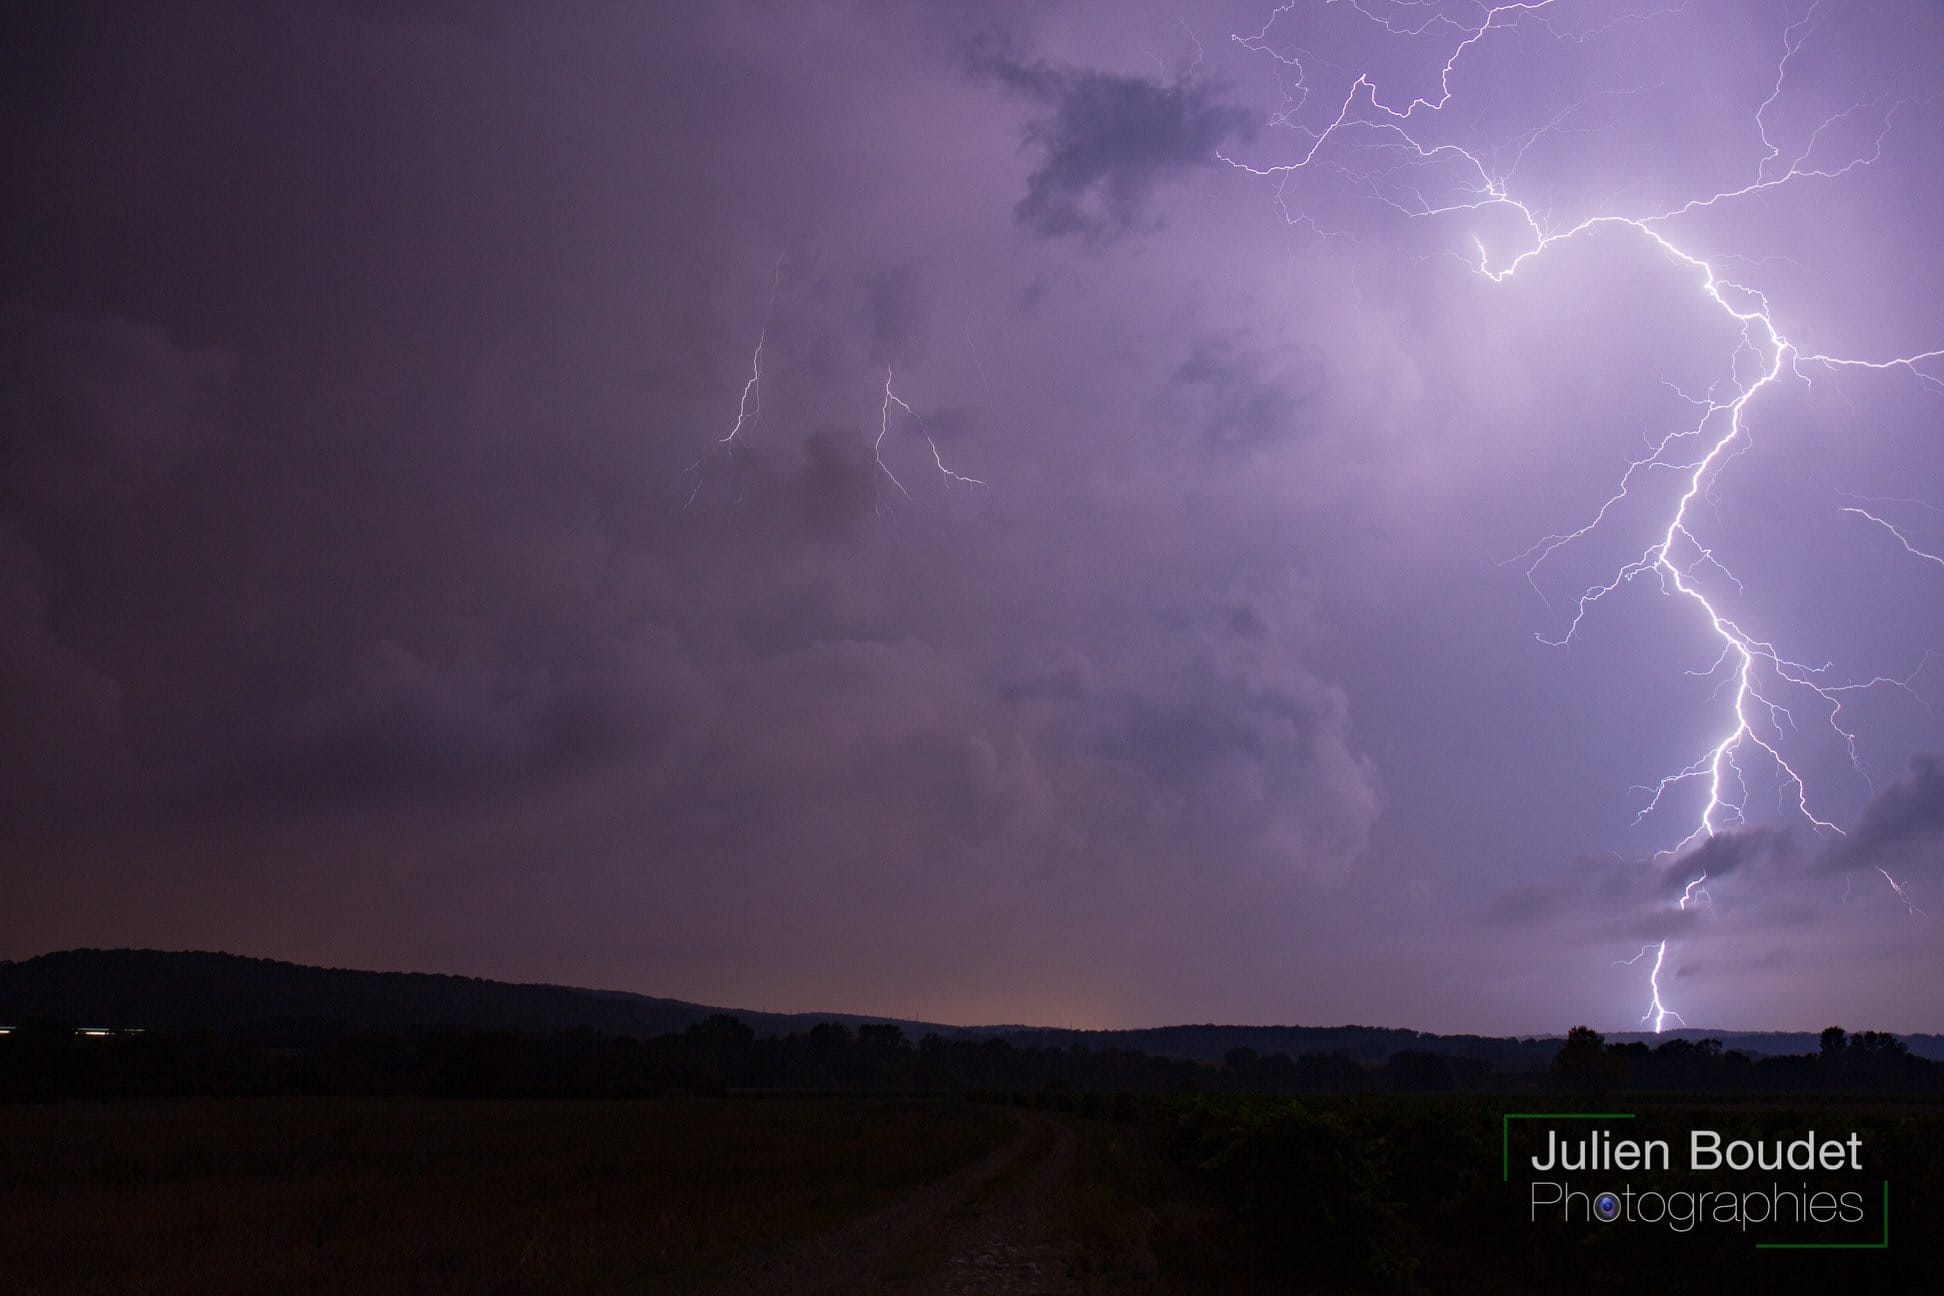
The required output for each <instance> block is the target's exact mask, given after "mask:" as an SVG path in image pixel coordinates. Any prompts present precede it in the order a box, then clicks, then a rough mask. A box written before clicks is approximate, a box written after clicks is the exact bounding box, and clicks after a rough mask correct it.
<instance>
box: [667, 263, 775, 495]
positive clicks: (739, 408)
mask: <svg viewBox="0 0 1944 1296" xmlns="http://www.w3.org/2000/svg"><path fill="white" fill-rule="evenodd" d="M782 282H783V257H782V254H781V253H779V254H778V255H777V258H776V265H775V266H774V267H773V268H772V269H771V271H770V286H769V300H768V301H767V302H765V303H764V305H763V323H762V327H761V328H759V329H757V331H756V347H755V349H754V350H753V351H751V352H750V353H749V378H748V380H747V381H746V382H744V383H743V386H742V395H741V397H739V398H738V399H737V401H736V421H735V423H734V424H733V425H732V426H731V427H730V429H729V430H728V431H727V432H725V433H723V434H722V435H721V436H719V437H717V438H716V446H717V447H719V448H720V449H721V451H722V453H724V454H733V453H734V452H735V449H736V438H737V437H740V436H741V435H742V434H743V432H744V431H745V430H746V429H748V428H752V427H754V426H755V425H756V420H757V418H758V417H759V416H760V415H761V414H762V412H763V385H762V384H763V347H764V345H765V344H766V343H767V342H768V341H769V326H770V316H771V315H773V314H774V313H775V311H776V290H777V288H778V287H779V286H780V285H781V284H782ZM707 461H708V455H706V454H705V455H703V456H702V458H700V459H697V460H696V461H695V462H694V463H692V464H690V465H689V466H688V468H687V469H686V470H685V471H684V475H685V476H686V475H689V474H693V475H694V477H695V484H694V485H693V486H692V487H690V488H689V493H688V499H686V500H685V501H683V503H682V509H683V511H685V512H686V511H687V510H688V508H689V506H690V505H692V504H694V503H695V497H696V496H698V495H700V494H701V493H702V481H703V474H702V467H703V465H704V464H705V463H707Z"/></svg>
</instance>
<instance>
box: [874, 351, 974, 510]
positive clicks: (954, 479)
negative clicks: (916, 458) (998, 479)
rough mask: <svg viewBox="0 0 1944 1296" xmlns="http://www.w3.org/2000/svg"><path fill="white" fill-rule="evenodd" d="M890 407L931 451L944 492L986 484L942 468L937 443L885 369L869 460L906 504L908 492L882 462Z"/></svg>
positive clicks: (888, 426) (879, 505) (942, 460)
mask: <svg viewBox="0 0 1944 1296" xmlns="http://www.w3.org/2000/svg"><path fill="white" fill-rule="evenodd" d="M893 405H895V406H897V407H898V408H899V409H901V410H903V411H904V412H905V415H906V417H908V418H910V419H911V421H912V422H914V423H916V424H917V425H918V429H919V434H920V435H921V436H923V437H924V438H925V444H926V446H928V447H929V448H930V449H931V457H932V464H933V466H935V467H936V468H937V469H938V475H939V477H940V478H942V479H943V480H944V482H945V485H946V487H947V488H950V487H952V486H954V485H959V486H984V485H985V484H986V483H985V482H984V481H983V480H981V479H980V478H977V477H967V476H966V475H964V474H963V473H957V472H953V471H952V470H951V469H950V468H948V467H946V466H945V458H944V456H943V455H942V454H940V453H939V449H938V442H937V440H935V439H934V438H933V437H932V434H931V433H929V432H926V431H925V430H924V426H925V420H924V419H922V418H920V417H919V416H918V411H917V410H914V409H913V408H911V406H909V405H907V404H905V402H904V398H903V397H901V396H899V395H898V393H897V392H895V391H893V390H891V366H890V365H886V366H884V403H883V404H882V405H881V406H880V407H879V409H878V434H877V439H876V440H875V441H873V442H871V460H872V462H873V463H874V464H875V465H876V466H877V471H878V472H879V473H882V474H883V476H884V479H885V480H886V481H888V482H890V483H891V484H892V485H893V486H895V487H897V488H898V494H900V495H902V496H904V497H905V498H906V499H907V500H908V499H910V498H911V492H910V491H908V490H906V489H905V487H904V483H903V482H901V481H899V480H898V478H897V474H895V473H893V472H892V471H891V466H890V465H889V464H887V463H886V462H885V461H884V439H885V438H886V437H888V436H890V435H891V407H892V406H893ZM878 511H879V512H880V513H882V512H883V511H884V500H883V498H882V496H880V497H879V499H878Z"/></svg>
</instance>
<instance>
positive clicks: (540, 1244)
mask: <svg viewBox="0 0 1944 1296" xmlns="http://www.w3.org/2000/svg"><path fill="white" fill-rule="evenodd" d="M1013 1128H1014V1127H1013V1122H1012V1121H1011V1120H1009V1119H1008V1118H1007V1117H1006V1116H1005V1115H1004V1114H1003V1113H1000V1112H997V1111H993V1110H989V1109H973V1108H970V1107H968V1106H964V1105H960V1104H949V1105H946V1104H935V1105H929V1106H928V1105H922V1104H914V1103H896V1102H869V1101H861V1100H851V1101H842V1100H837V1101H832V1100H825V1099H764V1100H758V1101H748V1102H726V1101H709V1100H703V1099H679V1098H677V1099H668V1100H664V1101H655V1102H637V1103H579V1102H559V1103H518V1102H492V1103H483V1102H482V1103H465V1102H428V1101H414V1100H336V1099H301V1100H284V1099H272V1100H230V1101H224V1100H183V1101H171V1102H145V1103H125V1104H115V1103H110V1104H100V1105H95V1104H89V1105H76V1104H58V1105H49V1106H14V1107H8V1108H0V1262H3V1263H4V1275H0V1287H4V1289H5V1290H8V1291H12V1292H22V1293H25V1292H90V1293H94V1292H145V1291H152V1292H191V1291H205V1292H239V1293H240V1292H269V1291H284V1292H327V1291H328V1292H396V1291H421V1292H484V1291H507V1292H520V1291H535V1292H540V1291H572V1292H580V1291H594V1292H599V1291H626V1290H671V1291H672V1290H684V1289H685V1288H686V1283H685V1282H684V1281H681V1280H683V1279H685V1278H686V1277H687V1276H689V1275H692V1274H694V1273H697V1272H700V1271H702V1270H705V1269H706V1268H707V1267H708V1266H709V1265H710V1264H711V1263H714V1262H720V1261H723V1260H725V1259H727V1258H729V1257H732V1256H734V1255H737V1254H739V1253H744V1252H747V1251H750V1250H752V1249H760V1248H763V1247H769V1246H776V1245H781V1244H787V1243H788V1242H790V1241H792V1240H795V1239H798V1238H801V1237H803V1236H806V1235H808V1234H811V1233H814V1232H816V1231H818V1230H820V1229H825V1228H828V1227H831V1226H833V1225H835V1224H836V1223H838V1222H840V1221H842V1220H844V1219H846V1218H848V1217H850V1216H852V1215H855V1214H857V1213H858V1212H860V1211H862V1210H864V1209H866V1208H867V1207H869V1206H871V1205H872V1204H873V1203H875V1202H878V1201H881V1200H883V1199H885V1198H887V1197H890V1196H895V1195H897V1194H899V1193H901V1192H903V1191H905V1190H907V1189H909V1188H912V1187H913V1186H915V1185H917V1184H920V1183H923V1182H926V1181H928V1180H933V1179H936V1178H938V1177H940V1176H942V1175H944V1174H945V1173H946V1172H947V1171H949V1170H951V1169H952V1168H953V1167H955V1166H958V1165H961V1164H964V1163H966V1162H968V1161H972V1160H975V1159H977V1158H978V1157H979V1156H980V1155H981V1154H983V1153H985V1152H988V1151H990V1150H991V1149H993V1148H995V1147H997V1146H999V1145H1000V1144H1001V1143H1002V1142H1003V1141H1004V1140H1005V1139H1006V1138H1008V1137H1009V1136H1010V1135H1011V1134H1012V1132H1013Z"/></svg>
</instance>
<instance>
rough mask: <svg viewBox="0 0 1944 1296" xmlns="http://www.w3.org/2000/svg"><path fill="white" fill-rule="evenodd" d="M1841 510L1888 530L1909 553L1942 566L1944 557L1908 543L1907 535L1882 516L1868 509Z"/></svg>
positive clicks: (1943, 565)
mask: <svg viewBox="0 0 1944 1296" xmlns="http://www.w3.org/2000/svg"><path fill="white" fill-rule="evenodd" d="M1843 512H1845V513H1854V514H1856V516H1858V517H1860V518H1868V519H1869V520H1870V521H1872V522H1874V523H1876V524H1877V525H1878V526H1880V527H1882V528H1883V529H1884V530H1885V531H1888V532H1889V533H1890V534H1891V535H1893V536H1895V537H1897V543H1899V544H1901V545H1902V546H1903V547H1904V548H1905V549H1906V550H1908V551H1909V552H1910V553H1912V554H1914V555H1916V556H1917V557H1919V558H1922V559H1923V560H1924V561H1925V562H1934V563H1936V564H1937V565H1938V566H1939V567H1944V558H1940V557H1938V556H1937V555H1936V554H1934V553H1929V552H1927V551H1925V550H1922V549H1919V548H1918V547H1917V546H1916V545H1914V544H1912V543H1910V537H1909V536H1907V535H1905V534H1904V533H1903V532H1902V531H1899V530H1898V529H1897V528H1896V527H1895V526H1894V525H1892V524H1891V523H1889V522H1885V521H1884V520H1883V519H1882V518H1880V517H1878V516H1877V515H1876V514H1874V513H1872V512H1870V511H1869V510H1868V509H1860V508H1845V509H1844V510H1843Z"/></svg>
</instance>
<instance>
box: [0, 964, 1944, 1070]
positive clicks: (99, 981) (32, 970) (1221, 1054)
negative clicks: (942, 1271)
mask: <svg viewBox="0 0 1944 1296" xmlns="http://www.w3.org/2000/svg"><path fill="white" fill-rule="evenodd" d="M716 1013H729V1014H730V1015H732V1016H735V1017H738V1018H740V1019H741V1020H742V1021H743V1022H744V1023H745V1024H746V1025H748V1026H749V1027H750V1028H751V1029H752V1030H754V1031H755V1032H756V1033H757V1034H758V1035H761V1036H774V1035H788V1034H792V1033H795V1032H800V1031H807V1030H809V1029H810V1027H812V1026H814V1025H815V1024H817V1023H818V1022H839V1023H842V1024H844V1025H847V1026H851V1027H856V1026H859V1025H864V1024H869V1023H883V1024H889V1025H895V1026H897V1027H899V1028H900V1029H902V1030H903V1031H904V1032H905V1034H906V1035H907V1036H909V1037H912V1038H917V1037H918V1036H921V1035H924V1034H926V1033H927V1032H936V1033H937V1034H940V1035H944V1036H948V1037H953V1038H960V1039H964V1038H997V1039H1004V1040H1006V1041H1008V1042H1010V1043H1013V1044H1016V1045H1020V1046H1022V1047H1037V1048H1049V1047H1051V1048H1070V1047H1076V1046H1077V1047H1082V1048H1087V1049H1092V1050H1102V1049H1123V1050H1128V1051H1132V1052H1140V1053H1146V1054H1149V1055H1152V1056H1155V1057H1170V1058H1183V1059H1188V1060H1191V1061H1198V1062H1209V1063H1219V1062H1221V1061H1222V1060H1223V1059H1224V1058H1225V1057H1226V1056H1227V1055H1228V1053H1229V1052H1230V1050H1232V1049H1237V1048H1246V1049H1252V1050H1254V1051H1255V1052H1256V1053H1258V1054H1261V1055H1263V1056H1265V1057H1267V1056H1272V1055H1275V1054H1279V1053H1285V1054H1288V1055H1290V1056H1292V1057H1300V1056H1302V1055H1304V1054H1319V1053H1342V1054H1345V1055H1346V1056H1348V1057H1350V1058H1353V1059H1355V1060H1357V1061H1359V1062H1362V1063H1365V1064H1369V1065H1376V1064H1379V1063H1381V1062H1383V1061H1384V1060H1385V1059H1386V1058H1388V1057H1390V1056H1391V1055H1392V1054H1394V1053H1398V1052H1403V1051H1409V1050H1415V1051H1419V1052H1426V1053H1439V1054H1443V1055H1445V1056H1449V1057H1461V1058H1468V1059H1473V1060H1475V1061H1479V1062H1484V1063H1488V1064H1489V1065H1490V1066H1491V1067H1492V1068H1493V1069H1494V1070H1498V1071H1528V1070H1539V1069H1543V1068H1544V1067H1545V1066H1546V1065H1547V1064H1548V1063H1549V1062H1550V1061H1551V1060H1552V1056H1553V1054H1554V1053H1556V1052H1557V1051H1558V1049H1559V1037H1558V1036H1556V1035H1555V1036H1536V1037H1529V1038H1524V1039H1519V1038H1499V1037H1493V1036H1484V1035H1433V1034H1429V1033H1426V1032H1422V1031H1413V1030H1400V1029H1394V1028H1385V1027H1376V1026H1218V1025H1199V1026H1160V1027H1151V1028H1147V1029H1140V1030H1107V1031H1083V1030H1062V1029H1053V1028H1042V1027H1030V1026H980V1027H963V1026H946V1025H941V1024H939V1023H936V1022H923V1021H910V1020H905V1019H901V1018H890V1017H870V1016H863V1015H859V1014H855V1013H762V1012H746V1011H743V1010H740V1009H732V1008H717V1007H712V1006H709V1005H706V1004H696V1003H688V1002H686V1001H684V1000H680V999H658V998H654V997H652V996H649V995H639V994H630V993H627V992H625V991H618V990H585V989H578V988H575V987H571V986H556V985H532V984H515V983H509V982H504V981H483V980H480V979H479V978H477V977H461V976H445V975H438V974H432V973H424V972H362V971H354V970H349V969H344V968H320V967H307V966H304V965H302V964H297V963H283V962H279V961H277V960H274V959H259V958H246V957H243V956H241V955H236V954H216V953H203V952H171V951H162V950H94V949H79V950H63V951H61V952H59V953H54V954H43V955H40V956H39V957H37V958H30V959H24V960H21V961H19V962H6V961H0V1026H15V1025H20V1024H22V1023H25V1022H30V1021H59V1022H68V1023H72V1024H74V1025H83V1026H108V1027H122V1028H126V1027H140V1028H143V1029H147V1030H157V1031H182V1030H196V1029H209V1030H219V1031H221V1030H237V1029H247V1028H268V1027H276V1026H290V1025H308V1026H317V1025H331V1026H340V1027H347V1028H352V1029H361V1030H374V1029H376V1030H403V1029H408V1028H413V1027H447V1028H453V1029H461V1030H511V1031H527V1032H542V1031H557V1030H572V1029H575V1028H578V1027H586V1028H589V1029H592V1030H597V1031H603V1032H606V1033H608V1034H612V1035H634V1036H644V1037H645V1036H655V1035H664V1034H668V1033H671V1032H675V1031H681V1030H684V1029H686V1028H687V1027H689V1026H691V1025H693V1024H695V1023H696V1022H699V1021H703V1020H705V1019H707V1018H708V1017H710V1016H712V1015H714V1014H716ZM1675 1037H1678V1038H1682V1039H1701V1038H1714V1039H1719V1040H1721V1041H1722V1042H1723V1044H1724V1045H1725V1046H1726V1047H1727V1048H1730V1049H1741V1050H1742V1051H1744V1052H1747V1053H1750V1054H1789V1053H1814V1052H1816V1051H1817V1048H1818V1046H1819V1040H1818V1037H1817V1035H1816V1034H1814V1033H1810V1032H1736V1031H1696V1030H1684V1031H1670V1032H1668V1033H1667V1034H1666V1035H1663V1036H1659V1037H1656V1036H1653V1035H1633V1034H1625V1033H1622V1034H1615V1035H1609V1036H1608V1039H1609V1040H1610V1041H1612V1042H1620V1041H1625V1040H1631V1039H1636V1038H1638V1039H1643V1040H1645V1041H1646V1042H1647V1043H1648V1044H1650V1045H1652V1044H1654V1043H1657V1042H1665V1041H1666V1040H1667V1039H1669V1038H1675ZM1903 1038H1904V1040H1905V1041H1906V1043H1908V1044H1909V1046H1910V1050H1911V1052H1913V1053H1915V1054H1918V1055H1919V1056H1921V1057H1926V1058H1932V1059H1937V1060H1944V1037H1940V1036H1937V1035H1908V1036H1904V1037H1903Z"/></svg>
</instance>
